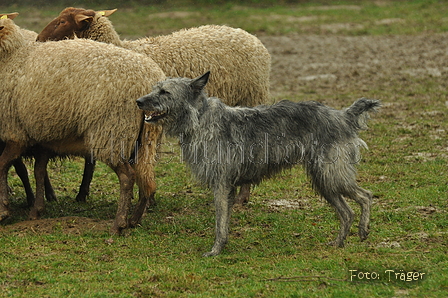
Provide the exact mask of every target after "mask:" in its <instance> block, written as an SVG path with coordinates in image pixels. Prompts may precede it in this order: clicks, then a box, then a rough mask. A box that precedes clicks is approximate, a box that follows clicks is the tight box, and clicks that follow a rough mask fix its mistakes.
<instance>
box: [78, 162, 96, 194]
mask: <svg viewBox="0 0 448 298" xmlns="http://www.w3.org/2000/svg"><path fill="white" fill-rule="evenodd" d="M95 163H96V162H95V160H94V159H93V158H91V157H90V156H87V157H86V158H85V161H84V174H83V175H82V182H81V185H80V186H79V192H78V195H77V196H76V201H77V202H85V201H86V197H87V196H88V195H89V192H90V183H91V182H92V178H93V171H94V170H95Z"/></svg>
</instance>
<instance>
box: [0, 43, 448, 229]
mask: <svg viewBox="0 0 448 298" xmlns="http://www.w3.org/2000/svg"><path fill="white" fill-rule="evenodd" d="M259 38H260V39H261V40H262V42H263V43H264V44H265V46H266V47H267V48H268V50H269V52H270V53H271V55H272V72H271V97H272V101H276V100H279V99H281V98H295V99H297V100H305V99H313V100H319V101H321V102H324V103H326V104H328V105H331V106H333V107H335V108H341V107H346V106H347V105H348V104H351V103H352V102H353V101H354V100H355V99H357V98H359V97H362V96H366V97H377V96H378V95H380V96H382V97H384V96H386V97H387V98H380V99H381V100H382V101H383V102H384V105H385V107H386V109H385V110H384V111H382V112H381V113H380V115H379V117H385V116H384V115H388V116H389V117H393V118H396V119H398V120H400V121H401V123H405V122H406V118H407V116H408V115H409V113H414V112H415V111H412V107H411V106H409V105H411V104H412V100H410V101H409V102H407V101H406V97H408V98H409V99H412V98H413V96H414V95H415V93H416V90H415V89H414V86H415V85H416V82H420V81H428V82H429V83H430V84H437V85H439V86H440V87H439V89H440V92H439V94H430V95H428V98H425V97H423V98H422V100H426V101H428V102H431V104H432V105H433V106H434V102H436V104H435V106H436V107H437V108H436V109H435V110H433V111H431V112H432V113H435V114H437V115H438V119H445V121H444V122H443V121H442V123H441V124H440V129H439V130H440V131H441V133H442V134H443V137H445V138H446V137H447V131H448V128H447V118H448V116H447V115H448V107H447V101H448V98H446V95H445V94H446V90H447V88H446V87H447V86H446V85H447V77H448V59H447V56H448V34H424V35H417V36H335V35H328V36H325V35H289V36H259ZM417 85H418V84H417ZM385 90H389V92H387V91H385ZM420 96H421V95H420ZM434 96H435V97H436V98H434ZM381 115H383V116H381ZM429 116H431V115H429ZM440 150H441V151H443V150H446V153H441V154H446V155H445V157H446V156H447V155H448V144H447V148H441V149H440ZM447 159H448V158H447ZM110 225H111V221H106V220H96V219H89V218H83V217H65V218H54V219H42V220H38V221H24V222H19V223H16V224H12V225H6V226H0V233H5V232H10V233H17V234H21V233H26V232H30V233H41V234H45V233H51V232H53V231H55V230H57V231H63V232H65V233H72V234H79V233H83V232H86V231H92V230H96V231H107V230H108V229H109V227H110Z"/></svg>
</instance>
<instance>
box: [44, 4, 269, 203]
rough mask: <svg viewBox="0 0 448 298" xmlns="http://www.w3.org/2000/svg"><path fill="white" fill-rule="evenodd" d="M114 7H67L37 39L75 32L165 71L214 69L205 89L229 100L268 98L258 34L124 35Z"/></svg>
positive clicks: (223, 29) (207, 29) (191, 73)
mask: <svg viewBox="0 0 448 298" xmlns="http://www.w3.org/2000/svg"><path fill="white" fill-rule="evenodd" d="M115 11H116V10H107V11H98V12H95V11H93V10H86V9H82V8H73V7H69V8H66V9H64V10H63V11H62V12H61V13H60V14H59V16H58V17H57V18H55V19H54V20H53V21H51V22H50V23H49V24H48V25H47V26H46V27H45V28H44V29H43V30H42V32H41V33H40V34H39V36H38V38H37V40H38V41H47V40H63V39H66V38H74V36H77V37H80V38H87V39H93V40H96V41H101V42H105V43H111V44H115V45H117V46H121V47H124V48H127V49H131V50H133V51H136V52H140V53H145V54H147V55H149V56H150V57H151V58H152V59H153V60H154V61H155V62H156V63H157V64H158V65H159V66H160V67H161V68H162V70H163V71H164V72H165V74H166V75H167V76H172V77H196V76H198V75H201V74H203V73H205V72H206V71H211V76H210V81H209V85H207V92H208V94H209V95H210V96H215V97H219V98H221V99H223V101H224V102H225V103H226V104H228V105H231V106H255V105H259V104H263V103H266V102H267V100H268V97H269V73H270V67H271V57H270V55H269V52H268V51H267V49H266V47H265V46H264V45H263V44H262V43H261V41H260V40H259V39H258V38H257V37H255V36H254V35H252V34H249V33H248V32H246V31H244V30H242V29H235V28H231V27H228V26H216V25H207V26H201V27H197V28H190V29H184V30H180V31H177V32H174V33H172V34H170V35H166V36H157V37H147V38H142V39H138V40H135V41H127V40H121V39H120V37H119V35H118V33H117V32H116V31H115V29H114V27H113V25H112V23H111V22H110V20H109V19H108V18H107V16H110V15H111V14H112V13H114V12H115ZM249 189H250V186H249V185H245V186H243V187H242V189H241V193H240V195H239V196H238V198H237V200H236V202H237V203H243V202H245V201H247V199H248V197H249Z"/></svg>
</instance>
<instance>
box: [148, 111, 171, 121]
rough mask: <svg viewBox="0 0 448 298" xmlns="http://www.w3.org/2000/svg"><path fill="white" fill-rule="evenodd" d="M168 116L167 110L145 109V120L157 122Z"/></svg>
mask: <svg viewBox="0 0 448 298" xmlns="http://www.w3.org/2000/svg"><path fill="white" fill-rule="evenodd" d="M165 116H166V113H165V112H150V111H145V122H155V121H158V120H160V119H162V118H164V117H165Z"/></svg>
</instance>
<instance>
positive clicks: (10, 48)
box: [0, 17, 25, 58]
mask: <svg viewBox="0 0 448 298" xmlns="http://www.w3.org/2000/svg"><path fill="white" fill-rule="evenodd" d="M23 45H25V39H24V37H23V35H22V34H20V32H19V27H17V26H16V25H15V24H14V22H13V21H12V20H11V19H10V18H8V17H3V18H1V19H0V58H3V55H4V54H11V53H12V52H14V51H16V50H17V49H19V48H21V47H22V46H23Z"/></svg>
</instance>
